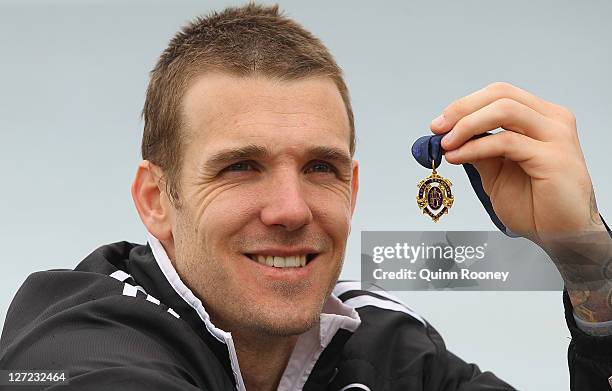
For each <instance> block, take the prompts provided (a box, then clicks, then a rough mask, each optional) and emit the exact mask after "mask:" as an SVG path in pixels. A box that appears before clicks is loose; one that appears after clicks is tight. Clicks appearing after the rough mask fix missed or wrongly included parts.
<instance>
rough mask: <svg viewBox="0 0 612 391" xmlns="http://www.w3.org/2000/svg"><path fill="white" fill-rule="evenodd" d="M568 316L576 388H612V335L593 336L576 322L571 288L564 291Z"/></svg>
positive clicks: (596, 390)
mask: <svg viewBox="0 0 612 391" xmlns="http://www.w3.org/2000/svg"><path fill="white" fill-rule="evenodd" d="M563 304H564V306H565V320H566V322H567V327H568V328H569V330H570V333H571V336H572V340H571V341H570V344H569V348H568V352H567V359H568V365H569V371H570V390H572V391H582V390H589V391H604V390H605V391H610V390H611V389H612V388H611V384H612V383H610V378H611V377H612V336H611V335H608V336H601V337H597V336H592V335H589V334H587V333H585V332H584V331H582V330H581V329H580V328H578V326H577V325H576V320H575V319H574V309H573V307H572V303H571V301H570V298H569V295H568V294H567V291H565V290H564V291H563Z"/></svg>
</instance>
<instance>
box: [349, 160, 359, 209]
mask: <svg viewBox="0 0 612 391" xmlns="http://www.w3.org/2000/svg"><path fill="white" fill-rule="evenodd" d="M352 170H353V178H352V180H351V216H352V215H353V213H355V205H356V204H357V191H358V190H359V163H358V162H357V160H353V167H352Z"/></svg>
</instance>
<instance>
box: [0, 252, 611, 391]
mask: <svg viewBox="0 0 612 391" xmlns="http://www.w3.org/2000/svg"><path fill="white" fill-rule="evenodd" d="M167 274H168V273H167V272H164V270H161V267H160V266H159V264H158V263H157V262H156V259H155V256H154V255H153V253H152V248H151V245H149V244H147V245H137V244H132V243H128V242H119V243H114V244H111V245H107V246H103V247H100V248H98V249H97V250H96V251H94V252H93V253H92V254H90V255H89V256H88V257H87V258H85V259H84V260H83V261H82V262H81V263H80V264H79V265H78V266H77V267H76V268H75V269H74V270H49V271H42V272H36V273H33V274H32V275H30V276H29V277H28V279H27V280H26V281H25V282H24V284H23V285H22V286H21V288H20V289H19V291H18V292H17V294H16V296H15V298H14V300H13V302H12V304H11V306H10V308H9V311H8V314H7V318H6V322H5V325H4V330H3V332H2V338H1V341H0V368H1V369H5V370H6V369H21V370H25V369H67V370H68V371H69V378H70V383H69V385H68V386H65V385H64V386H44V387H41V386H38V387H32V388H29V387H24V386H19V387H12V388H6V389H15V390H27V389H37V390H39V389H49V390H73V389H74V390H113V391H121V390H131V391H137V390H143V391H145V390H146V391H151V390H177V391H178V390H234V389H236V388H237V384H238V388H240V381H241V380H240V379H241V377H240V375H239V373H236V372H237V368H236V366H235V362H234V361H235V356H234V357H232V355H233V354H234V353H232V349H233V346H229V345H228V344H227V343H226V342H227V341H225V342H224V341H223V338H220V337H219V335H218V334H215V330H214V329H211V326H210V324H208V323H207V322H205V320H204V319H203V318H202V314H201V313H198V311H197V310H196V309H194V306H193V303H191V304H189V303H188V302H187V301H186V300H185V297H187V296H185V295H184V292H177V290H176V288H175V287H173V286H172V284H171V283H170V282H169V280H168V276H167ZM145 292H146V293H145ZM334 292H335V294H336V295H337V297H338V298H339V299H340V300H341V301H342V302H343V303H345V304H346V305H347V306H348V305H350V303H353V305H354V307H353V308H355V309H356V313H357V314H358V318H360V324H359V325H358V327H356V328H354V327H353V328H354V329H353V330H351V327H344V326H342V327H338V328H337V329H336V330H334V333H333V335H330V336H329V340H328V341H327V342H326V346H325V347H324V348H322V351H321V352H320V354H319V355H317V356H316V357H315V360H314V361H313V364H314V366H312V368H311V369H310V370H309V371H307V372H306V374H307V376H306V377H305V379H306V380H305V384H304V385H303V389H304V390H344V391H348V390H372V391H379V390H410V391H418V390H427V391H434V390H435V391H459V390H461V391H470V390H473V391H476V390H480V391H485V390H487V391H493V390H513V389H514V388H513V387H511V386H510V385H508V384H506V383H505V382H503V381H501V380H500V379H498V378H497V377H496V376H495V375H493V374H492V373H490V372H481V371H480V370H479V368H478V367H477V366H476V365H474V364H468V363H466V362H464V361H462V360H461V359H460V358H458V357H457V356H455V355H453V354H452V353H451V352H449V351H448V350H446V347H445V345H444V342H443V340H442V338H441V337H440V335H439V334H438V333H437V332H436V330H435V329H434V328H433V327H432V326H431V325H429V324H428V323H427V322H425V321H424V320H422V319H421V318H420V317H419V316H418V315H416V314H414V313H412V311H410V309H409V308H407V307H405V306H403V305H402V304H401V303H398V302H396V301H394V299H392V298H391V297H389V296H387V295H386V294H384V293H381V292H378V293H375V292H371V291H363V290H360V289H359V284H358V283H350V282H340V283H338V285H337V287H336V290H335V291H334ZM188 300H191V299H189V298H188ZM564 304H565V310H566V315H567V316H566V320H567V324H568V327H569V329H570V331H571V334H572V337H573V339H572V341H571V344H570V347H569V354H568V357H569V368H570V372H571V386H572V390H575V391H596V390H609V386H608V382H607V378H608V377H609V376H610V375H612V337H591V336H588V335H586V334H584V333H583V332H582V331H581V330H579V329H578V328H577V327H576V324H575V322H574V318H573V316H572V308H571V304H570V301H569V299H568V297H567V294H566V293H564ZM352 311H354V310H352ZM347 319H348V318H347ZM350 322H351V320H350V319H348V323H350ZM238 371H239V370H238ZM289 380H291V381H293V380H294V379H289ZM296 381H297V380H296ZM286 384H289V383H285V385H286ZM349 385H352V386H350V387H349ZM45 387H48V388H45ZM291 387H294V386H290V387H287V388H291ZM295 387H298V388H299V387H301V386H295ZM347 387H348V388H347ZM249 391H251V390H249Z"/></svg>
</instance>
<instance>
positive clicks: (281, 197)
mask: <svg viewBox="0 0 612 391" xmlns="http://www.w3.org/2000/svg"><path fill="white" fill-rule="evenodd" d="M302 187H303V186H302V184H301V183H300V178H299V174H291V173H282V174H279V175H278V176H277V178H275V180H273V181H271V183H270V186H269V187H268V189H267V192H266V194H265V195H263V197H265V206H264V207H263V209H262V210H261V220H262V222H263V223H264V224H265V225H269V226H282V227H284V228H285V229H286V230H288V231H294V230H297V229H299V228H301V227H303V226H304V225H307V224H310V223H311V222H312V211H311V210H310V206H308V203H307V202H306V199H305V194H304V190H303V188H302Z"/></svg>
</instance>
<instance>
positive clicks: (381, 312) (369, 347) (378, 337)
mask: <svg viewBox="0 0 612 391" xmlns="http://www.w3.org/2000/svg"><path fill="white" fill-rule="evenodd" d="M364 288H365V289H364ZM334 295H336V296H337V297H338V298H339V299H340V300H342V301H343V302H344V304H345V305H348V306H350V307H353V308H355V309H356V310H357V312H358V313H359V316H360V318H361V324H360V326H359V327H358V328H357V330H356V331H355V333H354V334H353V336H352V337H351V338H350V339H349V341H348V342H347V344H346V346H345V354H346V356H347V357H352V358H353V359H360V360H367V361H368V362H369V363H370V364H371V365H372V366H373V367H380V366H385V367H387V368H388V369H391V367H394V368H397V369H398V370H399V369H400V368H405V366H406V363H408V362H411V363H412V364H414V363H416V362H421V364H419V365H416V366H415V368H419V367H421V365H424V364H425V363H427V362H430V361H432V360H434V359H435V357H437V356H440V355H441V354H446V347H445V345H444V341H443V340H442V337H441V336H440V334H439V333H438V332H437V331H436V330H435V329H434V327H433V326H432V325H430V324H429V322H427V321H426V320H425V319H424V318H423V317H422V316H421V315H419V314H417V313H416V312H415V311H413V310H412V309H411V308H410V307H409V306H407V305H406V304H404V303H403V302H402V301H401V300H399V299H398V298H396V297H395V296H393V295H392V294H390V293H389V292H386V291H384V290H382V289H380V288H379V287H377V286H374V285H370V286H365V287H362V286H361V283H360V282H354V281H340V282H338V284H337V285H336V287H335V289H334ZM390 363H391V364H390ZM421 369H422V368H421Z"/></svg>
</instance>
